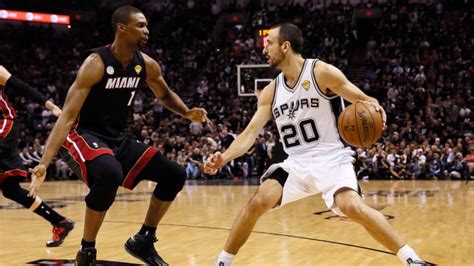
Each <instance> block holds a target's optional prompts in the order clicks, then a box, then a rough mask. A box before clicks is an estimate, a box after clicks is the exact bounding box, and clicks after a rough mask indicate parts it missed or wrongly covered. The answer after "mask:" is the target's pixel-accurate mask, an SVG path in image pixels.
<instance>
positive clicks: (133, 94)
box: [127, 91, 136, 106]
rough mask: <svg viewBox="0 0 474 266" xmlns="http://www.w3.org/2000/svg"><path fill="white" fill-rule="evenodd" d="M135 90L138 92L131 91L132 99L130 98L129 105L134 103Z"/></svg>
mask: <svg viewBox="0 0 474 266" xmlns="http://www.w3.org/2000/svg"><path fill="white" fill-rule="evenodd" d="M135 92H136V91H132V92H131V93H130V100H128V103H127V106H130V105H132V101H133V97H135Z"/></svg>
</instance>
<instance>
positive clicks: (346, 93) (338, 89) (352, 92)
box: [313, 61, 387, 124]
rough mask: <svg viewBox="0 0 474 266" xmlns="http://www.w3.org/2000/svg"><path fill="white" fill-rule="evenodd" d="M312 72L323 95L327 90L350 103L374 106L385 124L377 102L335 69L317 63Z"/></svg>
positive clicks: (319, 62) (381, 110) (383, 115)
mask: <svg viewBox="0 0 474 266" xmlns="http://www.w3.org/2000/svg"><path fill="white" fill-rule="evenodd" d="M313 71H314V76H315V77H316V81H317V82H318V85H319V87H320V89H321V90H323V92H324V93H329V91H328V90H330V91H331V92H334V93H336V94H337V95H339V96H341V97H342V98H344V99H345V100H347V101H349V102H351V103H353V102H356V101H364V102H368V103H370V104H373V105H375V108H376V110H377V111H379V112H382V117H383V121H384V124H385V121H386V117H387V116H386V114H385V111H384V110H383V108H382V107H381V106H380V105H379V101H378V100H377V99H375V98H373V97H370V96H368V95H367V94H365V93H364V92H363V91H361V90H360V89H359V88H357V86H356V85H354V84H353V83H352V82H350V81H349V80H348V79H347V78H346V76H345V75H344V74H343V73H342V71H341V70H339V69H338V68H337V67H335V66H333V65H331V64H327V63H325V62H322V61H318V62H317V63H316V66H315V67H314V70H313Z"/></svg>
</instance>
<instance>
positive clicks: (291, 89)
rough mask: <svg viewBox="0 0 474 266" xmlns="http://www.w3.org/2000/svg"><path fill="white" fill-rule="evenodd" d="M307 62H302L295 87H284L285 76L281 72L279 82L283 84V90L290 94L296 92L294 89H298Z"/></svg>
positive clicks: (306, 60)
mask: <svg viewBox="0 0 474 266" xmlns="http://www.w3.org/2000/svg"><path fill="white" fill-rule="evenodd" d="M308 61H309V60H308V59H305V60H304V63H303V67H302V68H301V71H300V74H299V76H298V79H297V80H296V83H295V86H293V88H290V87H288V85H286V82H285V75H284V74H283V72H282V73H281V74H280V75H281V82H282V83H283V88H285V89H286V90H287V91H289V92H292V93H293V92H295V91H296V89H297V88H298V85H299V84H300V82H301V77H302V76H303V73H304V70H305V68H306V65H307V63H308Z"/></svg>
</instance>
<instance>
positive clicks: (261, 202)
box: [247, 194, 273, 214]
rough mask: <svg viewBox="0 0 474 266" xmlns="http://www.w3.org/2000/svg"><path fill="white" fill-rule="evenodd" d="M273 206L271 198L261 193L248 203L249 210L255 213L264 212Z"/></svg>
mask: <svg viewBox="0 0 474 266" xmlns="http://www.w3.org/2000/svg"><path fill="white" fill-rule="evenodd" d="M272 207H273V206H272V204H271V203H270V202H269V200H268V199H267V198H266V197H264V196H262V195H259V194H256V195H254V196H253V197H252V198H251V199H250V201H249V202H248V204H247V210H248V211H249V212H250V213H254V214H263V213H264V212H266V211H268V210H269V209H271V208H272Z"/></svg>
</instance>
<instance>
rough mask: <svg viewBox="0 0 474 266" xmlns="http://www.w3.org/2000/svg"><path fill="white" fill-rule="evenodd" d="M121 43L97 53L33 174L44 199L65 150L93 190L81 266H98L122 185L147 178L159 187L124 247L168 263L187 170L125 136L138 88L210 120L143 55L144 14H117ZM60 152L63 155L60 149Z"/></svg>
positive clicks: (185, 114) (74, 87)
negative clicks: (168, 228)
mask: <svg viewBox="0 0 474 266" xmlns="http://www.w3.org/2000/svg"><path fill="white" fill-rule="evenodd" d="M112 26H113V28H114V31H115V39H114V41H113V43H112V44H111V45H107V46H105V47H100V48H97V49H94V50H92V53H91V54H90V55H89V57H87V59H86V60H85V61H84V63H83V64H82V66H81V67H80V69H79V72H78V74H77V77H76V80H75V81H74V83H73V84H72V86H71V88H70V89H69V92H68V95H67V97H66V101H65V104H64V108H63V112H62V114H61V116H60V117H59V119H58V122H57V123H56V125H55V126H54V128H53V130H52V131H51V134H50V136H49V138H48V141H47V143H46V147H45V152H44V155H43V157H42V159H41V162H40V164H39V165H38V166H37V167H35V168H34V169H33V170H32V173H33V177H34V178H33V179H32V184H31V189H32V191H31V192H32V194H35V193H37V191H38V188H39V186H40V184H41V182H42V181H43V179H44V175H45V172H46V168H47V167H48V165H49V164H50V163H51V160H52V158H53V157H54V155H55V154H56V153H57V152H58V151H59V152H60V154H61V156H63V157H64V158H65V159H66V160H68V164H69V165H70V166H71V168H72V169H73V170H74V171H75V173H76V174H77V175H79V176H81V177H82V178H83V180H84V182H85V183H86V185H87V186H88V187H89V188H90V192H89V194H88V195H87V196H86V198H85V201H86V205H87V209H86V216H85V226H84V234H83V239H82V243H81V249H80V251H79V252H78V253H77V256H76V264H77V265H93V264H95V261H96V249H95V240H96V236H97V233H98V230H99V228H100V226H101V224H102V221H103V219H104V216H105V213H106V212H107V210H108V209H109V207H110V206H111V205H112V203H113V201H114V198H115V195H116V192H117V188H118V186H123V187H125V188H128V189H133V188H134V187H135V186H136V185H137V184H138V183H139V182H140V181H141V180H144V179H147V180H151V181H155V182H157V183H158V185H157V186H156V188H155V190H154V192H153V195H152V197H151V201H150V205H149V208H148V212H147V215H146V218H145V221H144V223H143V226H142V228H141V229H140V231H139V232H138V233H137V234H136V235H134V236H132V237H130V238H129V239H128V240H127V242H126V243H125V249H126V251H127V252H129V253H130V254H131V255H133V256H135V257H137V258H138V259H140V260H142V261H143V262H145V263H147V264H151V265H167V263H166V262H165V261H164V260H163V259H162V258H161V257H160V256H159V255H158V253H157V252H156V250H155V248H154V246H153V243H154V242H156V237H155V231H156V227H157V225H158V223H159V221H160V220H161V218H162V217H163V215H164V214H165V213H166V211H167V210H168V208H169V206H170V205H171V202H172V201H173V200H174V198H175V197H176V194H177V193H178V192H179V191H180V190H181V189H182V187H183V185H184V181H185V178H186V173H185V170H184V169H183V168H182V167H181V166H179V165H178V164H177V163H176V162H174V161H170V160H168V159H167V158H166V157H165V156H163V155H162V154H160V153H159V152H158V151H157V150H156V149H155V148H153V147H151V146H148V145H145V144H143V143H140V142H138V141H136V140H132V139H128V138H126V137H124V136H123V135H122V132H123V130H124V127H125V125H126V120H127V117H128V113H129V109H130V105H131V103H132V101H133V97H134V95H135V91H136V89H137V88H138V87H139V86H140V84H142V83H144V82H146V83H147V85H148V87H149V88H150V89H151V90H152V91H153V93H154V94H155V96H156V97H157V98H158V99H159V100H160V101H161V102H162V103H163V104H164V105H165V106H166V107H167V108H168V109H170V110H171V111H173V112H174V113H176V114H179V115H181V116H183V117H185V118H187V119H189V120H191V121H193V122H206V121H208V118H207V113H206V111H205V110H204V109H201V108H194V109H188V107H187V106H186V105H185V104H184V103H183V101H182V100H181V99H180V98H179V97H178V96H177V95H176V94H175V93H174V92H173V91H171V90H170V89H169V87H168V85H167V84H166V82H165V80H164V79H163V76H162V73H161V68H160V65H159V64H158V63H157V62H156V61H155V60H154V59H152V58H151V57H149V56H148V55H146V54H145V53H143V52H141V51H140V50H139V49H140V48H141V47H143V46H144V45H146V43H147V41H148V34H149V31H148V29H147V20H146V18H145V16H144V15H143V13H142V12H141V11H140V10H138V9H136V8H134V7H129V6H124V7H120V8H118V9H117V10H115V12H114V13H113V15H112ZM60 149H61V151H60Z"/></svg>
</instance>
